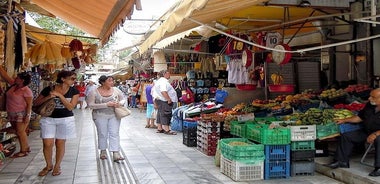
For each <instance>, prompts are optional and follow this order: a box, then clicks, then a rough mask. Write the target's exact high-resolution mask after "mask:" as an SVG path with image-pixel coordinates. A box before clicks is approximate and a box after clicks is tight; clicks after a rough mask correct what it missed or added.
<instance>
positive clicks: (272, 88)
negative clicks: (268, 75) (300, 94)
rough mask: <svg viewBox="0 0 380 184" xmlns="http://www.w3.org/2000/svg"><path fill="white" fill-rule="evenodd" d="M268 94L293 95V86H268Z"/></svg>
mask: <svg viewBox="0 0 380 184" xmlns="http://www.w3.org/2000/svg"><path fill="white" fill-rule="evenodd" d="M268 89H269V92H271V93H272V92H277V93H293V92H294V85H293V84H278V85H274V84H269V85H268Z"/></svg>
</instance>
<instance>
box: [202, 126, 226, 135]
mask: <svg viewBox="0 0 380 184" xmlns="http://www.w3.org/2000/svg"><path fill="white" fill-rule="evenodd" d="M210 133H220V127H209V128H206V127H200V126H198V128H197V134H210Z"/></svg>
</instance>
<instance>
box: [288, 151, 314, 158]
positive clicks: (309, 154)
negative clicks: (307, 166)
mask: <svg viewBox="0 0 380 184" xmlns="http://www.w3.org/2000/svg"><path fill="white" fill-rule="evenodd" d="M290 157H291V159H292V160H311V159H313V160H314V158H315V150H300V151H292V153H291V156H290Z"/></svg>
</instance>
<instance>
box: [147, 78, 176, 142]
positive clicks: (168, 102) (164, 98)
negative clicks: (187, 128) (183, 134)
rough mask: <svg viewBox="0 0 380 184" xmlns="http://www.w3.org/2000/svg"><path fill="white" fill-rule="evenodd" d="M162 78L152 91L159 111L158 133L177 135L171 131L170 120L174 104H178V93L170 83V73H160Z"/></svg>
mask: <svg viewBox="0 0 380 184" xmlns="http://www.w3.org/2000/svg"><path fill="white" fill-rule="evenodd" d="M159 76H160V78H159V79H158V80H157V82H156V83H155V85H154V87H153V89H152V95H153V99H154V105H155V108H156V109H157V110H158V111H157V124H158V128H157V133H165V134H167V135H176V134H177V133H175V132H172V131H170V120H171V117H172V109H173V102H178V98H177V93H176V92H175V89H174V88H173V87H172V85H171V84H170V83H169V78H170V72H168V71H166V70H162V71H160V72H159Z"/></svg>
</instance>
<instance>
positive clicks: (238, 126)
mask: <svg viewBox="0 0 380 184" xmlns="http://www.w3.org/2000/svg"><path fill="white" fill-rule="evenodd" d="M248 123H252V122H250V121H232V122H231V127H230V133H231V135H236V136H239V137H243V138H245V137H246V135H247V126H246V125H247V124H248Z"/></svg>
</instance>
